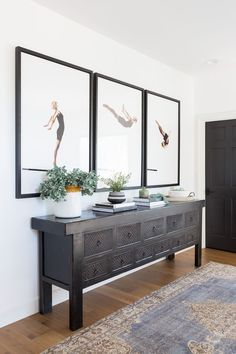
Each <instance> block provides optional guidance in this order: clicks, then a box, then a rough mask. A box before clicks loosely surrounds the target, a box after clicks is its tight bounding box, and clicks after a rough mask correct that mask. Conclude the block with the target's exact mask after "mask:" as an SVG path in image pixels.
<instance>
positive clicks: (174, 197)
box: [168, 187, 195, 201]
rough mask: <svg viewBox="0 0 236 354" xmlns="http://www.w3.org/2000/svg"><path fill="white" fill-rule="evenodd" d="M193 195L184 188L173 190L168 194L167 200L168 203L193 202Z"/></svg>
mask: <svg viewBox="0 0 236 354" xmlns="http://www.w3.org/2000/svg"><path fill="white" fill-rule="evenodd" d="M194 197H195V193H194V192H191V191H189V190H185V189H184V188H181V187H179V188H173V189H171V190H170V191H169V192H168V200H170V201H186V200H193V199H194Z"/></svg>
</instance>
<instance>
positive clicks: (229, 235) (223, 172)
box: [206, 120, 236, 252]
mask: <svg viewBox="0 0 236 354" xmlns="http://www.w3.org/2000/svg"><path fill="white" fill-rule="evenodd" d="M206 246H207V247H209V248H216V249H219V250H225V251H231V252H236V120H226V121H218V122H207V123H206Z"/></svg>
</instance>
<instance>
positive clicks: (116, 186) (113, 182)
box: [101, 172, 131, 192]
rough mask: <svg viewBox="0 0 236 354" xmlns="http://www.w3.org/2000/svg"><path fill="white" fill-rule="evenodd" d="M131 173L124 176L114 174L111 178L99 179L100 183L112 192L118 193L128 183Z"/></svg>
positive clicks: (120, 173)
mask: <svg viewBox="0 0 236 354" xmlns="http://www.w3.org/2000/svg"><path fill="white" fill-rule="evenodd" d="M130 176H131V173H129V174H127V175H124V174H122V172H117V173H115V174H114V176H113V178H101V181H102V182H103V183H104V184H106V185H107V186H108V187H109V188H110V189H111V190H112V192H120V191H121V189H123V187H124V186H125V185H126V183H128V182H129V179H130Z"/></svg>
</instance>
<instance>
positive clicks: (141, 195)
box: [139, 187, 149, 198]
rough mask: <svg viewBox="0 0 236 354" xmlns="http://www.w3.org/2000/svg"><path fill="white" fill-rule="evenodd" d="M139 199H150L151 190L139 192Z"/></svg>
mask: <svg viewBox="0 0 236 354" xmlns="http://www.w3.org/2000/svg"><path fill="white" fill-rule="evenodd" d="M139 198H149V190H148V189H147V188H146V187H142V188H141V189H140V190H139Z"/></svg>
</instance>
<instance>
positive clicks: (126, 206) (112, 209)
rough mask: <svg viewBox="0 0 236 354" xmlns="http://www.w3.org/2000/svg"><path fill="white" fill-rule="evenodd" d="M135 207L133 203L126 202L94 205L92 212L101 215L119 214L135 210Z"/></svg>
mask: <svg viewBox="0 0 236 354" xmlns="http://www.w3.org/2000/svg"><path fill="white" fill-rule="evenodd" d="M135 209H137V206H136V204H135V202H127V203H118V204H112V203H107V202H106V203H96V204H95V205H94V206H93V207H92V210H93V211H96V212H97V211H98V212H103V213H119V212H121V211H129V210H135Z"/></svg>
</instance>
